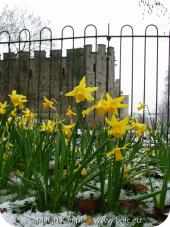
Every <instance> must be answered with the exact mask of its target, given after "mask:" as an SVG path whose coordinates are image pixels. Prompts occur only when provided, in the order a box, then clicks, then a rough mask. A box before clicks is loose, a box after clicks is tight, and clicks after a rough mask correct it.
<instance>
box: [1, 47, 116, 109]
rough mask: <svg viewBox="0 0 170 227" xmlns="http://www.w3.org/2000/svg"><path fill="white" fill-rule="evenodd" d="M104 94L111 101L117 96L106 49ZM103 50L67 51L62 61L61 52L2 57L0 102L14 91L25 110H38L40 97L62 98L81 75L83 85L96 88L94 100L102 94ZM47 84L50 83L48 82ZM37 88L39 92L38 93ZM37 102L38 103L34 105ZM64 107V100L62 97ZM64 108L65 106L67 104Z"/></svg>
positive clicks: (111, 61) (112, 62)
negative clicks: (24, 97)
mask: <svg viewBox="0 0 170 227" xmlns="http://www.w3.org/2000/svg"><path fill="white" fill-rule="evenodd" d="M108 51H109V73H108V90H109V93H110V94H111V95H112V96H113V97H118V95H119V80H115V53H114V48H113V47H109V50H108ZM107 57H108V55H107V50H106V46H105V45H103V44H98V50H97V52H92V45H86V46H85V48H77V49H75V50H74V52H73V50H71V49H68V50H67V55H66V57H62V56H61V50H52V51H51V53H50V57H47V56H46V52H45V51H34V57H31V58H30V54H29V52H20V53H19V57H18V56H17V55H16V54H14V53H10V54H9V53H4V54H3V60H0V101H1V102H2V101H3V100H5V99H7V98H8V94H9V93H11V91H12V90H14V89H16V90H17V91H18V92H19V93H22V94H24V95H27V97H28V99H29V107H30V108H31V109H32V110H34V111H37V106H38V105H39V108H40V109H41V108H42V100H43V96H46V97H49V95H50V96H51V99H53V98H54V99H56V100H59V98H60V97H61V94H60V89H61V88H62V94H65V93H66V92H68V91H70V90H72V87H74V86H76V85H77V84H78V83H79V81H80V79H81V78H82V76H83V75H84V72H85V74H86V76H87V85H88V86H95V74H96V86H98V87H99V89H98V92H97V94H96V96H97V98H100V97H101V93H102V92H103V93H105V92H106V71H107V70H106V67H107ZM50 81H51V82H50ZM38 87H39V89H38ZM38 99H39V102H38ZM63 102H64V106H66V105H65V104H66V102H67V101H66V98H64V95H63ZM67 106H68V103H67Z"/></svg>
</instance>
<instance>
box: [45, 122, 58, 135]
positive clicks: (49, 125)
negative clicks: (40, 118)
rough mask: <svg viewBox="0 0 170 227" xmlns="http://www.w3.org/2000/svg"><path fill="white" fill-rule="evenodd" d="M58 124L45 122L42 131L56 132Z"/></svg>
mask: <svg viewBox="0 0 170 227" xmlns="http://www.w3.org/2000/svg"><path fill="white" fill-rule="evenodd" d="M57 127H58V124H57V122H55V121H52V120H47V122H43V124H42V125H41V131H45V132H47V133H51V132H56V131H57Z"/></svg>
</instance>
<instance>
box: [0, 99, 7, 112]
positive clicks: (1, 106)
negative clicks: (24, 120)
mask: <svg viewBox="0 0 170 227" xmlns="http://www.w3.org/2000/svg"><path fill="white" fill-rule="evenodd" d="M7 106H8V105H7V101H5V102H4V103H0V115H3V114H5V113H6V108H7Z"/></svg>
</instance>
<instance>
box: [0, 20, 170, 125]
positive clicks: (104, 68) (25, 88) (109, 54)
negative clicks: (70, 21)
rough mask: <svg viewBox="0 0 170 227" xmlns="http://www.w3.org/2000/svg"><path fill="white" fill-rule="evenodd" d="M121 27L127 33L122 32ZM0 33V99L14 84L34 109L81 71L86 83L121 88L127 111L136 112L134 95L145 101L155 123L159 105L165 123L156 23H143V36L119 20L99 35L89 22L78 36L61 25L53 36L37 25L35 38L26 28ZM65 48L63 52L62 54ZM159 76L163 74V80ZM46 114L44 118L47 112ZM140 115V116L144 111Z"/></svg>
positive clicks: (162, 39)
mask: <svg viewBox="0 0 170 227" xmlns="http://www.w3.org/2000/svg"><path fill="white" fill-rule="evenodd" d="M89 28H90V29H93V33H94V34H93V35H91V34H90V35H88V34H87V30H88V29H89ZM65 30H70V31H71V35H70V36H67V37H65V36H64V33H65ZM127 31H128V34H124V33H125V32H126V33H127ZM44 32H45V34H46V37H45V38H43V33H44ZM149 32H152V34H149ZM23 34H24V35H25V37H26V38H25V39H23V38H22V35H23ZM47 36H48V37H47ZM0 38H1V39H0V52H1V54H3V56H2V57H1V61H0V81H1V85H0V89H1V90H0V93H1V98H2V99H6V98H8V94H9V93H10V92H11V90H13V89H16V90H17V91H18V92H23V93H24V94H25V95H27V97H28V99H29V98H30V100H32V106H33V108H34V109H36V111H37V112H39V111H40V108H41V106H40V105H41V104H40V103H41V100H42V97H43V95H46V96H48V98H49V99H52V98H56V99H59V98H61V96H62V95H61V94H63V92H66V91H68V90H70V89H72V88H73V87H74V86H75V85H76V84H77V83H78V81H79V79H80V78H81V77H82V76H83V75H87V78H88V77H89V78H90V79H89V83H90V84H93V85H94V86H97V85H100V86H101V88H102V92H108V91H110V90H111V92H112V93H113V95H114V96H120V95H122V94H125V93H126V95H127V96H128V97H129V114H131V115H133V114H134V112H135V111H136V100H137V99H138V100H139V101H141V102H143V103H147V101H148V103H149V104H148V106H149V107H150V105H151V106H152V107H151V112H152V114H153V115H154V117H155V121H156V122H157V121H158V116H159V115H160V112H161V111H160V106H163V110H164V116H165V118H166V122H167V124H169V122H170V112H169V101H170V100H169V96H170V35H159V31H158V28H157V26H155V25H153V24H150V25H148V26H147V27H146V28H145V31H144V34H143V35H135V34H134V29H133V27H132V26H130V25H124V26H123V27H122V28H121V29H120V34H119V35H111V34H110V26H109V25H108V33H107V34H106V35H99V34H98V31H97V27H96V26H95V25H93V24H89V25H87V26H86V27H85V29H84V35H83V36H75V31H74V28H73V27H72V26H70V25H67V26H65V27H64V28H63V29H62V31H61V36H60V37H59V38H54V37H53V33H52V31H51V29H50V28H48V27H44V28H42V29H41V31H40V38H39V40H32V39H31V32H30V31H29V30H28V29H23V30H21V31H20V32H19V36H18V39H17V41H13V40H11V36H10V34H9V32H8V31H2V32H1V33H0ZM139 40H140V41H139ZM67 41H71V44H69V45H68V43H67V45H66V47H65V46H64V44H65V43H66V42H67ZM87 41H88V43H87ZM89 41H90V42H91V44H92V43H93V45H90V44H89ZM78 45H79V46H78ZM66 49H68V50H67V56H65V55H64V52H65V51H66ZM3 52H6V53H3ZM33 52H34V57H33ZM46 53H48V58H47V57H46ZM127 53H128V54H127ZM124 58H126V59H125V60H124ZM47 59H48V60H47ZM45 65H46V66H45ZM163 77H164V78H167V80H166V81H167V82H166V85H164V84H163V83H164V82H163V79H162V78H163ZM125 90H126V91H125ZM161 92H162V93H161ZM138 93H140V96H138ZM153 100H154V101H153ZM63 102H64V101H63ZM163 102H164V103H163ZM30 103H31V102H30ZM30 105H31V104H30ZM48 114H49V117H50V116H51V113H50V112H49V113H48ZM142 120H143V122H144V121H145V120H146V113H145V111H143V113H142Z"/></svg>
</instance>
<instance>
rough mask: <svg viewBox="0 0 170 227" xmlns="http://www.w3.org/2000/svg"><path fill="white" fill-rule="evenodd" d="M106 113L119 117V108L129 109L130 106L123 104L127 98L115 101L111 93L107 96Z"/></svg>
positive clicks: (123, 97) (122, 97)
mask: <svg viewBox="0 0 170 227" xmlns="http://www.w3.org/2000/svg"><path fill="white" fill-rule="evenodd" d="M106 99H107V102H106V111H107V112H108V113H109V114H115V115H116V116H118V108H119V109H120V108H128V104H122V103H121V102H122V101H123V100H124V99H125V96H121V97H119V98H115V99H113V98H112V97H111V96H110V95H109V93H108V92H107V94H106Z"/></svg>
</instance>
